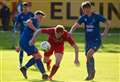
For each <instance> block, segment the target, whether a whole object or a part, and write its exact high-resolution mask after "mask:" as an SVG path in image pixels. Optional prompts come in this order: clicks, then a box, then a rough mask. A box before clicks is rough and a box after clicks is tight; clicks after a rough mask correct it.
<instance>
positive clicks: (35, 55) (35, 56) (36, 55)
mask: <svg viewBox="0 0 120 82" xmlns="http://www.w3.org/2000/svg"><path fill="white" fill-rule="evenodd" d="M33 57H34V58H35V59H40V58H41V55H40V53H39V52H38V53H34V54H33Z"/></svg>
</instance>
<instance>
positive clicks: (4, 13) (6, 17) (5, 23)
mask: <svg viewBox="0 0 120 82" xmlns="http://www.w3.org/2000/svg"><path fill="white" fill-rule="evenodd" d="M0 14H1V22H2V28H3V31H7V30H8V27H9V21H10V10H9V8H8V6H7V5H6V3H2V5H1V9H0Z"/></svg>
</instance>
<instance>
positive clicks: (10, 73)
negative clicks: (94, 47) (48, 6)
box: [0, 32, 120, 82]
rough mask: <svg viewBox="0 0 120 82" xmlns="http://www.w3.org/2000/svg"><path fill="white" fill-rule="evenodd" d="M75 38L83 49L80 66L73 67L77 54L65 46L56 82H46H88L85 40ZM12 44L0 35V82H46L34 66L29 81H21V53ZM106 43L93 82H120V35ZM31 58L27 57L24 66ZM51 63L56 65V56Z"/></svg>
mask: <svg viewBox="0 0 120 82" xmlns="http://www.w3.org/2000/svg"><path fill="white" fill-rule="evenodd" d="M45 36H46V35H42V36H41V37H39V38H38V39H37V42H36V46H37V47H38V48H39V44H40V41H43V40H46V37H45ZM73 36H74V38H75V40H76V41H77V43H78V45H79V47H80V52H79V59H80V66H79V67H77V66H75V65H74V50H73V49H72V47H70V45H69V44H68V43H65V53H64V57H63V60H62V62H61V66H60V69H59V70H58V72H57V73H56V75H55V76H54V78H53V81H45V82H86V81H84V79H85V77H86V75H87V72H86V59H85V56H84V36H83V35H81V34H74V35H73ZM17 37H18V35H17ZM13 41H14V40H12V38H11V32H7V33H5V32H2V33H1V32H0V82H44V81H43V80H41V75H40V74H39V72H38V71H37V70H36V69H35V67H34V66H33V67H31V68H30V69H29V70H28V80H25V79H24V78H23V77H22V75H21V73H20V71H19V69H18V53H16V52H15V50H13V49H11V46H12V43H13ZM103 43H104V44H103V47H102V48H100V49H99V51H98V52H97V53H95V55H94V57H95V65H96V76H95V79H94V81H91V82H120V79H119V78H120V75H119V74H120V59H119V58H120V35H119V34H110V35H109V36H108V37H107V38H106V39H105V41H103ZM41 53H42V52H41ZM29 58H30V57H27V56H26V55H24V63H23V64H25V62H26V61H27V60H29ZM52 59H53V61H52V64H53V63H54V56H52ZM48 73H49V72H48Z"/></svg>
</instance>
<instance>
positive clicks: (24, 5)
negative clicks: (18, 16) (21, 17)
mask: <svg viewBox="0 0 120 82" xmlns="http://www.w3.org/2000/svg"><path fill="white" fill-rule="evenodd" d="M22 5H23V7H27V6H30V5H29V3H28V2H23V3H22Z"/></svg>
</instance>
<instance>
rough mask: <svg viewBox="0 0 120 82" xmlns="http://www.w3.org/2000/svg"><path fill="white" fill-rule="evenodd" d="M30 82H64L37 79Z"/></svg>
mask: <svg viewBox="0 0 120 82" xmlns="http://www.w3.org/2000/svg"><path fill="white" fill-rule="evenodd" d="M29 81H30V82H64V81H58V80H51V81H49V80H39V79H33V80H29Z"/></svg>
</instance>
